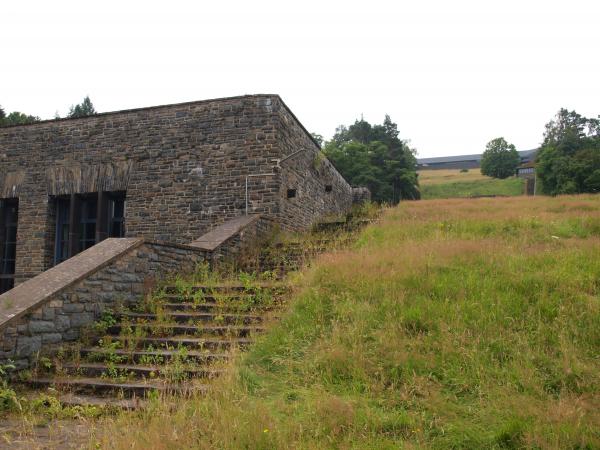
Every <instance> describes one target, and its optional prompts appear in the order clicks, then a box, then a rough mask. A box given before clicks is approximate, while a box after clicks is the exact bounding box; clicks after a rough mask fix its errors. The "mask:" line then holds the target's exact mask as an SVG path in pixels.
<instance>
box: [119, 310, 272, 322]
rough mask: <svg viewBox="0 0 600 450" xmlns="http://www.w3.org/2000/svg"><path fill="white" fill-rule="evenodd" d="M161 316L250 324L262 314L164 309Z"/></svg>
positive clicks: (153, 317)
mask: <svg viewBox="0 0 600 450" xmlns="http://www.w3.org/2000/svg"><path fill="white" fill-rule="evenodd" d="M161 315H162V317H164V318H166V319H168V320H169V321H171V322H177V323H183V322H190V321H191V322H195V323H198V322H216V323H219V324H221V323H222V324H251V323H260V322H262V321H263V316H262V315H257V314H247V313H236V314H232V313H217V312H212V313H207V312H200V311H185V312H177V311H164V312H163V313H162V314H161ZM118 317H121V319H123V318H126V319H129V320H135V321H138V322H139V321H142V320H145V321H157V320H159V319H160V318H159V316H158V315H157V314H152V313H136V312H129V311H126V312H122V313H120V314H118Z"/></svg>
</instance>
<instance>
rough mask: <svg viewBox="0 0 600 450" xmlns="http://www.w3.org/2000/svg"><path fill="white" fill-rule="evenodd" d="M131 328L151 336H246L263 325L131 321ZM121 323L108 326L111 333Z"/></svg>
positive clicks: (260, 330)
mask: <svg viewBox="0 0 600 450" xmlns="http://www.w3.org/2000/svg"><path fill="white" fill-rule="evenodd" d="M129 327H130V328H131V329H132V330H135V329H137V328H141V329H142V330H143V331H145V332H148V333H149V334H151V335H153V336H173V335H177V334H184V335H188V336H189V335H193V336H196V337H202V336H229V337H247V336H250V335H251V334H254V333H262V332H264V331H265V329H266V328H265V327H263V326H260V325H214V324H213V325H200V326H199V325H189V324H182V323H172V322H171V323H156V322H155V323H132V324H130V325H129ZM121 330H122V325H121V324H118V325H113V326H111V327H109V328H108V332H109V333H110V334H112V335H118V334H119V333H121Z"/></svg>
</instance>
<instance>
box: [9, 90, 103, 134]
mask: <svg viewBox="0 0 600 450" xmlns="http://www.w3.org/2000/svg"><path fill="white" fill-rule="evenodd" d="M94 114H96V109H95V108H94V104H93V103H92V101H91V100H90V97H89V96H86V97H85V98H84V99H83V101H82V102H81V103H78V104H76V105H71V107H70V108H69V113H68V114H67V117H69V118H75V117H87V116H92V115H94ZM54 118H55V119H60V116H59V115H58V113H57V114H56V115H55V116H54ZM39 121H40V118H39V117H38V116H32V115H29V114H25V113H22V112H19V111H13V112H11V113H8V114H7V113H6V112H5V111H4V109H3V108H2V106H0V127H8V126H11V125H27V124H30V123H35V122H39Z"/></svg>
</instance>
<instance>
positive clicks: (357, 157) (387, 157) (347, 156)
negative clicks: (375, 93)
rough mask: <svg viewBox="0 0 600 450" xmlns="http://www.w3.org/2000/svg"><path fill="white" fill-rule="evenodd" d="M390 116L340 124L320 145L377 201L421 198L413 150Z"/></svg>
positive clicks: (351, 179) (346, 173)
mask: <svg viewBox="0 0 600 450" xmlns="http://www.w3.org/2000/svg"><path fill="white" fill-rule="evenodd" d="M398 136H399V132H398V127H397V125H396V124H395V123H394V122H392V120H391V119H390V117H389V116H387V115H386V116H385V120H384V122H383V124H382V125H371V124H370V123H369V122H367V121H366V120H364V119H363V118H361V119H360V120H356V121H355V122H354V124H352V125H350V126H349V127H346V126H345V125H340V126H339V127H338V128H337V129H336V133H335V135H334V136H333V138H332V139H331V141H329V142H327V143H326V144H325V146H324V148H323V151H324V153H325V154H326V155H327V157H328V158H329V160H330V161H331V162H332V163H333V165H334V166H335V167H336V168H337V169H338V171H339V172H340V173H341V174H342V175H343V176H344V178H346V180H348V182H349V183H350V184H352V185H355V186H367V187H368V188H369V189H370V190H371V198H372V199H373V200H374V201H378V202H388V203H397V202H398V201H399V200H400V199H418V198H420V193H419V187H418V180H417V173H416V167H417V160H416V158H415V152H414V150H413V149H411V148H410V147H409V146H408V143H407V142H406V141H403V140H401V139H400V138H399V137H398Z"/></svg>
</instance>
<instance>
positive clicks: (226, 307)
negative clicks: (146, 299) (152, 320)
mask: <svg viewBox="0 0 600 450" xmlns="http://www.w3.org/2000/svg"><path fill="white" fill-rule="evenodd" d="M159 305H160V307H162V308H163V309H164V310H167V311H195V312H210V313H213V314H221V313H224V312H229V313H244V312H262V311H269V310H271V309H273V307H272V306H267V305H253V304H252V303H239V302H235V303H234V302H231V303H191V302H186V301H181V302H175V303H160V304H159Z"/></svg>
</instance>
